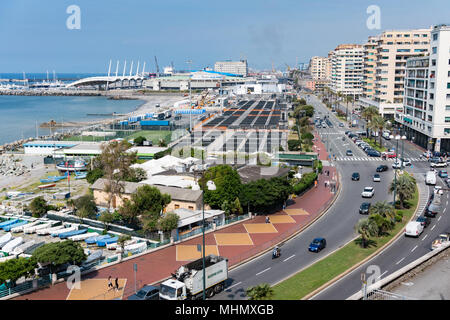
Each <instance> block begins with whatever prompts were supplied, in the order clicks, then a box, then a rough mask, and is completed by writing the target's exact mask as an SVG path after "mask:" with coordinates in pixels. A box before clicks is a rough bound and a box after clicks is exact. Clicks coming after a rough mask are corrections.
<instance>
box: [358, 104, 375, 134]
mask: <svg viewBox="0 0 450 320" xmlns="http://www.w3.org/2000/svg"><path fill="white" fill-rule="evenodd" d="M376 115H378V109H377V108H376V107H374V106H369V107H367V108H364V110H363V111H362V112H361V116H362V117H363V118H364V119H366V122H367V126H366V131H367V136H368V137H369V122H370V121H371V120H372V117H374V116H376Z"/></svg>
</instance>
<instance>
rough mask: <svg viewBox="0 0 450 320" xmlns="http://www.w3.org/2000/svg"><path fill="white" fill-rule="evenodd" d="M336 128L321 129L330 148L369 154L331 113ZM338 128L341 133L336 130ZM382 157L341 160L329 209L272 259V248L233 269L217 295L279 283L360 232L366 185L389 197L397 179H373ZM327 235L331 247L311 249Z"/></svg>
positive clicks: (240, 294) (241, 294)
mask: <svg viewBox="0 0 450 320" xmlns="http://www.w3.org/2000/svg"><path fill="white" fill-rule="evenodd" d="M311 104H313V105H314V107H315V108H316V110H317V111H318V112H321V113H322V116H323V114H324V113H327V112H328V111H327V109H326V107H325V106H323V105H322V104H321V103H320V102H319V101H318V100H313V101H311ZM330 120H331V121H332V123H333V124H334V127H333V128H325V129H321V130H320V134H321V135H322V136H324V137H326V140H328V148H330V149H332V150H334V151H336V153H337V154H343V153H345V151H346V150H347V149H351V150H353V153H354V154H355V155H360V156H361V157H363V156H365V157H366V158H367V156H366V155H365V154H364V152H363V151H362V150H360V149H359V148H358V147H357V146H356V145H355V144H354V143H353V142H351V141H350V140H348V139H347V140H346V142H345V143H344V142H342V137H343V136H344V131H346V130H348V128H346V127H342V128H341V127H338V123H339V121H338V120H337V118H336V117H335V116H334V115H332V114H331V113H330ZM336 132H338V134H336ZM378 160H379V161H370V160H367V161H348V162H339V165H338V167H337V169H338V171H339V173H340V176H341V178H342V179H341V182H342V184H341V186H342V189H341V193H340V196H339V199H338V200H337V201H336V202H335V203H334V204H333V205H332V206H331V207H330V209H329V210H328V212H327V213H326V214H325V215H324V216H322V217H321V218H320V219H319V220H317V221H316V222H315V223H314V224H312V225H311V226H310V227H309V228H307V229H306V230H304V231H303V232H301V233H300V234H299V235H297V236H296V237H294V238H293V239H291V240H290V241H288V242H286V243H285V244H284V245H283V246H282V256H281V257H280V258H278V259H274V260H272V256H271V252H268V253H266V254H264V255H262V256H260V257H258V258H255V259H253V260H251V261H250V262H248V263H246V264H243V265H241V266H239V267H237V268H236V269H233V270H232V271H231V272H230V273H229V280H228V282H227V284H226V287H227V288H226V290H225V291H224V292H222V293H221V294H218V295H216V296H215V297H214V298H213V299H233V300H236V299H245V290H246V289H247V288H248V287H250V286H254V285H258V284H260V283H263V282H266V283H269V284H272V285H273V284H275V283H277V282H279V281H282V280H283V279H285V278H287V277H289V276H291V275H293V274H294V273H296V272H297V271H298V270H300V269H302V268H305V267H307V266H309V265H311V264H313V263H314V262H316V261H317V260H319V259H320V258H321V257H323V256H324V255H326V254H328V253H329V252H331V251H333V250H336V249H338V248H340V247H342V246H343V245H344V244H345V243H347V242H348V241H350V240H351V239H353V238H354V237H355V236H356V233H355V231H354V225H355V224H356V223H357V221H358V220H359V219H361V218H362V216H361V215H360V214H359V212H358V210H359V206H360V204H361V203H362V202H364V201H366V200H364V199H363V198H362V197H361V192H362V190H363V188H364V187H365V186H374V187H375V195H374V197H373V198H372V199H370V200H369V202H372V203H375V202H376V201H383V200H386V199H387V198H388V197H389V195H388V193H387V189H388V185H389V183H390V182H391V180H392V179H393V171H392V170H389V171H387V172H383V173H382V174H381V175H382V181H381V182H373V181H372V178H373V174H374V173H375V169H376V167H377V166H378V165H380V164H381V163H387V161H385V162H381V159H379V158H378ZM353 172H359V173H360V175H361V179H360V181H352V180H351V174H352V173H353ZM316 237H325V238H326V239H327V248H326V249H324V250H323V251H321V252H320V253H318V254H316V253H311V252H309V251H308V250H307V248H308V245H309V243H310V242H311V240H312V239H313V238H316Z"/></svg>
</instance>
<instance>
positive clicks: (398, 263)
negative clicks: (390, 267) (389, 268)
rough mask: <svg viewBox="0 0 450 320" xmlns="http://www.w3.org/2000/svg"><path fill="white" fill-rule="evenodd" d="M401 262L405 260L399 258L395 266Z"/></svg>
mask: <svg viewBox="0 0 450 320" xmlns="http://www.w3.org/2000/svg"><path fill="white" fill-rule="evenodd" d="M403 260H405V258H401V259H400V260H399V261H398V262H397V263H396V264H399V263H400V262H402V261H403Z"/></svg>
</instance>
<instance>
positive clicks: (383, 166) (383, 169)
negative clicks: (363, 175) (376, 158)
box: [376, 164, 388, 172]
mask: <svg viewBox="0 0 450 320" xmlns="http://www.w3.org/2000/svg"><path fill="white" fill-rule="evenodd" d="M387 170H388V166H387V165H385V164H382V165H380V166H378V167H377V170H376V171H377V172H383V171H387Z"/></svg>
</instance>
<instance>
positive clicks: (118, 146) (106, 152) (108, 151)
mask: <svg viewBox="0 0 450 320" xmlns="http://www.w3.org/2000/svg"><path fill="white" fill-rule="evenodd" d="M130 146H131V144H130V143H128V142H127V141H125V140H122V141H121V142H120V143H119V142H117V141H114V142H111V143H106V144H103V145H102V153H101V155H100V158H99V161H100V163H101V165H102V167H103V172H104V178H105V179H106V182H105V191H106V192H107V193H108V209H109V208H111V203H112V200H113V198H114V197H116V196H120V195H121V194H122V191H123V188H124V184H123V179H124V177H127V176H129V175H130V166H131V164H133V163H135V162H136V160H137V155H136V152H132V153H130V152H127V150H128V149H129V148H130Z"/></svg>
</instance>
